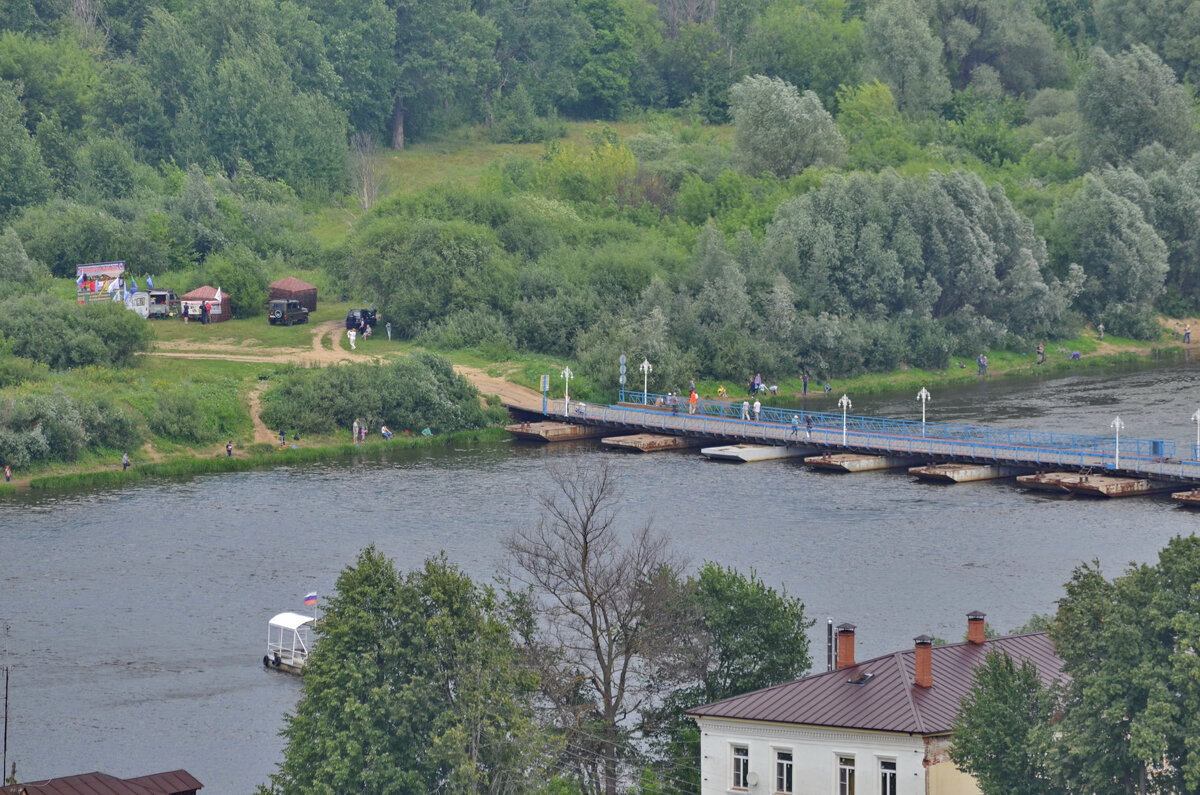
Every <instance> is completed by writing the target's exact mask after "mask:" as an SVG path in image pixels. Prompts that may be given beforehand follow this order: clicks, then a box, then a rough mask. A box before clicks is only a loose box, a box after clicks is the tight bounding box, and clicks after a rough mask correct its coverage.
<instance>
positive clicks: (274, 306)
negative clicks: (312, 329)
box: [268, 298, 308, 326]
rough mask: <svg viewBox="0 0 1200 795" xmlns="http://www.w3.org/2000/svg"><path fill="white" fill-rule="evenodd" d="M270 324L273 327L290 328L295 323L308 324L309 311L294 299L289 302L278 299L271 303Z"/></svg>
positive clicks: (288, 300)
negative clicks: (281, 325)
mask: <svg viewBox="0 0 1200 795" xmlns="http://www.w3.org/2000/svg"><path fill="white" fill-rule="evenodd" d="M268 322H270V324H271V325H272V326H276V325H279V324H283V325H285V326H290V325H292V324H293V323H307V322H308V309H307V308H306V307H305V306H304V304H302V303H300V302H299V301H297V300H296V299H294V298H289V299H287V300H284V299H282V298H276V299H275V300H274V301H272V302H271V312H270V317H269V318H268Z"/></svg>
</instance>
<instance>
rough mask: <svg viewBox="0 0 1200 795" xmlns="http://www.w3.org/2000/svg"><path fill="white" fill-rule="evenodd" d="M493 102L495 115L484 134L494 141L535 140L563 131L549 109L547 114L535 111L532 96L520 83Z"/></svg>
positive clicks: (562, 126) (541, 139)
mask: <svg viewBox="0 0 1200 795" xmlns="http://www.w3.org/2000/svg"><path fill="white" fill-rule="evenodd" d="M496 105H497V107H496V118H495V121H493V123H492V128H491V130H489V131H488V138H490V139H491V140H492V141H495V142H496V143H502V144H527V143H537V142H539V141H549V140H551V139H553V138H562V137H563V136H564V135H566V134H567V125H565V124H563V123H562V122H561V121H559V119H558V115H557V114H556V113H555V112H554V111H553V109H551V113H550V115H549V116H547V117H541V116H538V115H537V111H536V110H535V109H534V107H533V100H532V98H531V97H530V96H529V92H528V91H527V90H526V89H525V86H523V85H518V86H517V87H516V89H515V90H514V91H513V92H512V93H511V94H509V95H508V96H506V97H504V98H503V99H502V100H501V101H500V102H498V103H496Z"/></svg>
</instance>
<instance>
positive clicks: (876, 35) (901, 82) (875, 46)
mask: <svg viewBox="0 0 1200 795" xmlns="http://www.w3.org/2000/svg"><path fill="white" fill-rule="evenodd" d="M863 37H864V39H865V42H866V47H865V49H866V54H867V63H868V64H869V68H870V69H871V71H872V73H873V74H872V76H873V77H876V78H878V79H879V80H882V81H883V82H884V83H886V84H887V86H888V87H889V88H890V89H891V90H892V95H893V96H894V97H895V99H896V106H897V107H899V108H900V109H901V110H903V111H905V112H907V113H912V114H915V115H918V116H921V115H929V114H932V113H936V112H937V111H938V110H939V109H940V108H941V106H942V105H943V104H944V103H945V102H946V100H948V99H950V79H949V78H948V77H947V76H946V68H945V65H944V64H943V63H942V47H941V43H940V42H939V41H938V40H937V38H936V37H935V36H934V35H933V32H932V31H931V30H930V28H929V20H928V19H926V18H925V16H924V15H923V14H922V13H921V11H920V10H919V9H918V8H917V5H916V3H914V2H913V0H885V2H883V3H881V4H879V5H877V6H874V7H872V8H871V10H870V11H868V12H867V18H866V23H865V25H864V26H863Z"/></svg>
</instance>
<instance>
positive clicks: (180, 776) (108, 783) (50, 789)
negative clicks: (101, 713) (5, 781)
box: [0, 770, 204, 795]
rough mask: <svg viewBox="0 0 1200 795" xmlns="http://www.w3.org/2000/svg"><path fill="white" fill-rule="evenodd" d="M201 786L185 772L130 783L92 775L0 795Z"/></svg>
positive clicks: (160, 791) (136, 793)
mask: <svg viewBox="0 0 1200 795" xmlns="http://www.w3.org/2000/svg"><path fill="white" fill-rule="evenodd" d="M203 786H204V785H203V784H201V783H200V782H199V781H197V780H196V778H195V777H194V776H193V775H192V774H191V773H188V772H187V771H186V770H172V771H169V772H167V773H154V774H153V775H149V776H140V777H138V778H131V779H120V778H117V777H116V776H110V775H109V774H107V773H99V772H96V773H82V774H80V775H77V776H60V777H58V778H48V779H45V780H44V781H28V782H25V783H23V784H13V785H11V786H8V787H6V788H4V789H0V792H3V793H5V795H180V793H191V792H195V791H196V790H198V789H201V788H202V787H203Z"/></svg>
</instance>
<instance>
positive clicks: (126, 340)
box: [0, 295, 150, 370]
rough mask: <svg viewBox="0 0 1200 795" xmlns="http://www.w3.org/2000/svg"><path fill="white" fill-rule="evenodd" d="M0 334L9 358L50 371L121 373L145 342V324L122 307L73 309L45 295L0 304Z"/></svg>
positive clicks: (101, 304)
mask: <svg viewBox="0 0 1200 795" xmlns="http://www.w3.org/2000/svg"><path fill="white" fill-rule="evenodd" d="M0 334H3V335H4V336H5V337H6V338H8V340H10V341H11V343H12V352H13V353H14V354H16V355H17V356H22V357H24V358H26V359H33V360H35V361H38V362H43V363H45V364H47V365H49V366H50V367H51V369H54V370H67V369H70V368H72V367H84V366H87V365H102V366H107V367H122V366H124V365H126V364H128V363H129V362H130V361H131V360H132V358H133V355H134V354H135V353H136V352H138V351H143V350H145V349H146V348H147V346H148V345H149V341H150V330H149V329H148V328H146V321H145V320H143V319H142V318H140V317H138V315H137V314H136V313H134V312H130V311H129V310H127V309H126V308H125V306H124V305H123V304H119V303H113V302H111V301H102V302H98V303H91V304H86V305H84V306H76V305H75V304H72V303H67V302H66V301H61V300H59V299H56V298H53V297H51V296H46V295H43V296H25V297H18V298H10V299H8V300H6V301H0Z"/></svg>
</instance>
